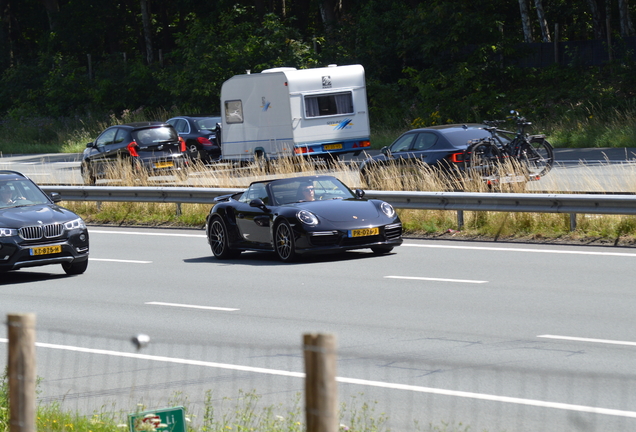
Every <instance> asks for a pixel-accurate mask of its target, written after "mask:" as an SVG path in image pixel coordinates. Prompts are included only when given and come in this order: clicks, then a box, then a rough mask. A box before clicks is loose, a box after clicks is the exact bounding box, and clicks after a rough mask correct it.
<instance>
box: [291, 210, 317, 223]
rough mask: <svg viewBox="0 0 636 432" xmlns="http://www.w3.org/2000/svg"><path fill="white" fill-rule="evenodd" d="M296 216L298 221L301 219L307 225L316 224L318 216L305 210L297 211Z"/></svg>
mask: <svg viewBox="0 0 636 432" xmlns="http://www.w3.org/2000/svg"><path fill="white" fill-rule="evenodd" d="M296 217H297V218H298V220H299V221H301V222H302V223H304V224H305V225H309V226H314V225H318V218H317V217H316V215H315V214H313V213H312V212H309V211H307V210H301V211H299V212H298V214H297V215H296Z"/></svg>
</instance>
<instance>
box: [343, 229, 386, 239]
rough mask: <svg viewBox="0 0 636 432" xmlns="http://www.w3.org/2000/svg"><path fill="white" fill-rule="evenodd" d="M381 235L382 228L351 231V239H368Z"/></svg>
mask: <svg viewBox="0 0 636 432" xmlns="http://www.w3.org/2000/svg"><path fill="white" fill-rule="evenodd" d="M378 234H380V228H378V227H376V228H362V229H354V230H350V231H349V237H367V236H374V235H378Z"/></svg>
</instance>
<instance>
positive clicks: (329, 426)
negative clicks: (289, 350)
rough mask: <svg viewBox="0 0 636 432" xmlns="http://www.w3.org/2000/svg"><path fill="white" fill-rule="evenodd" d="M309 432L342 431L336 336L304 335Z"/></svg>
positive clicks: (306, 412)
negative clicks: (337, 377)
mask: <svg viewBox="0 0 636 432" xmlns="http://www.w3.org/2000/svg"><path fill="white" fill-rule="evenodd" d="M303 344H304V345H303V351H304V357H305V416H306V421H307V432H337V431H338V388H337V386H336V337H335V336H334V335H331V334H305V335H303Z"/></svg>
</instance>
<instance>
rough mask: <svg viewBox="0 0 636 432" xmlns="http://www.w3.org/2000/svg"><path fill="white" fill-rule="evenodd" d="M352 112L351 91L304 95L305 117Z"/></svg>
mask: <svg viewBox="0 0 636 432" xmlns="http://www.w3.org/2000/svg"><path fill="white" fill-rule="evenodd" d="M342 114H346V115H349V114H353V96H352V94H351V92H343V93H330V94H324V93H323V94H318V95H305V117H322V116H333V115H342Z"/></svg>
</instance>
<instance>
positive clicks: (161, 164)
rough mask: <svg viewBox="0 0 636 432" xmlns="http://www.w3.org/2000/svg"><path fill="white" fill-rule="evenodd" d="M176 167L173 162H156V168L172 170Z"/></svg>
mask: <svg viewBox="0 0 636 432" xmlns="http://www.w3.org/2000/svg"><path fill="white" fill-rule="evenodd" d="M171 166H174V164H173V163H172V162H155V168H170V167H171Z"/></svg>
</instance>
